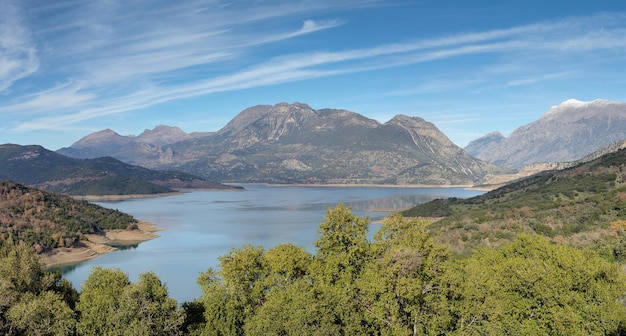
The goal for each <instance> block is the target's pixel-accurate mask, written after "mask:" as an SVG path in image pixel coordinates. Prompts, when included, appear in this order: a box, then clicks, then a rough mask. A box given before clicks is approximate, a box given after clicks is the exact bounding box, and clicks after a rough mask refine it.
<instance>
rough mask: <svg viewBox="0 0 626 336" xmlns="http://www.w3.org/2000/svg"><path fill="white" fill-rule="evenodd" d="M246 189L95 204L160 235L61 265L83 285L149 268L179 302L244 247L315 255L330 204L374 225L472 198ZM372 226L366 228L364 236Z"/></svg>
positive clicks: (427, 191) (462, 193) (372, 190)
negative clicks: (448, 200) (109, 271)
mask: <svg viewBox="0 0 626 336" xmlns="http://www.w3.org/2000/svg"><path fill="white" fill-rule="evenodd" d="M244 187H245V188H246V191H243V192H232V191H202V190H194V191H187V192H184V193H183V194H181V195H176V196H168V197H159V198H144V199H132V200H126V201H121V202H103V203H98V204H100V205H102V206H104V207H107V208H112V209H118V210H120V211H122V212H125V213H128V214H130V215H132V216H134V217H135V218H137V219H139V220H143V221H147V222H151V223H153V224H155V225H157V226H158V227H160V228H163V229H164V230H163V231H159V232H158V234H159V235H160V236H161V237H159V238H157V239H153V240H150V241H147V242H144V243H141V244H139V245H138V246H136V247H133V248H128V249H125V250H120V251H116V252H112V253H108V254H104V255H101V256H99V257H97V258H95V259H92V260H89V261H85V262H82V263H80V264H77V265H74V266H71V267H66V268H65V269H64V271H63V272H64V274H63V275H64V277H65V278H67V279H68V280H69V281H71V282H72V284H73V285H74V287H75V288H76V289H79V290H80V288H81V285H82V283H83V282H84V281H85V279H87V277H88V275H89V273H90V271H91V269H92V267H93V266H102V267H107V268H108V267H117V268H120V269H121V270H122V271H124V272H125V273H127V274H128V275H129V277H130V280H131V281H133V282H134V281H137V278H138V275H139V274H140V273H143V272H148V271H154V272H155V273H156V275H157V276H158V277H159V278H160V279H161V281H163V282H164V283H166V284H167V287H168V290H169V293H170V296H172V297H173V298H174V299H176V300H177V301H178V302H179V303H182V302H185V301H192V300H194V299H196V298H199V297H200V296H201V290H200V286H199V285H197V284H196V279H197V278H198V276H199V274H200V272H204V271H206V270H207V269H208V268H209V267H213V268H217V265H218V264H219V259H218V257H219V256H222V255H224V254H226V253H228V252H229V251H230V250H231V249H233V248H239V247H241V246H242V245H244V244H251V245H255V246H257V245H260V246H263V247H264V248H265V249H268V248H271V247H273V246H276V245H278V244H280V243H292V244H295V245H297V246H301V247H304V248H306V249H307V250H309V251H310V252H314V246H313V242H314V241H315V240H316V239H317V237H318V236H317V228H318V226H319V224H320V222H322V220H323V219H324V214H325V212H326V210H327V209H328V208H329V207H332V206H335V205H337V204H338V203H344V204H345V205H349V206H350V207H352V210H353V212H354V213H355V214H356V215H358V216H369V218H370V220H371V221H372V222H375V221H378V220H380V219H382V218H383V217H385V216H387V215H388V214H389V213H390V212H393V211H398V210H402V209H406V208H409V207H411V206H414V205H417V204H419V203H423V202H426V201H429V200H431V199H434V198H443V197H472V196H476V195H479V194H482V193H483V192H481V191H476V190H466V189H464V188H402V187H314V186H267V185H255V184H252V185H244ZM377 227H378V225H376V224H373V225H371V226H370V236H371V235H372V234H373V232H374V231H375V230H376V229H377Z"/></svg>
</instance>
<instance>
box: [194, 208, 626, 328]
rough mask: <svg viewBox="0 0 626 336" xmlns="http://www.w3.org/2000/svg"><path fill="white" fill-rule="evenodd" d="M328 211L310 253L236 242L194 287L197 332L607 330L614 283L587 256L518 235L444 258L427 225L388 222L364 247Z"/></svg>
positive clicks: (611, 271)
mask: <svg viewBox="0 0 626 336" xmlns="http://www.w3.org/2000/svg"><path fill="white" fill-rule="evenodd" d="M367 228H368V220H367V219H366V218H359V217H357V216H354V215H353V214H352V212H351V211H350V209H348V208H345V207H343V206H341V205H340V206H338V207H337V208H335V209H330V210H329V211H328V212H327V215H326V218H325V219H324V221H323V222H322V223H321V225H320V230H319V232H320V238H319V240H317V241H316V243H315V246H316V251H315V254H310V253H308V252H306V251H305V250H303V249H301V248H298V247H295V246H293V245H289V244H286V245H279V246H276V247H274V248H271V249H269V250H267V251H265V250H264V249H263V248H261V247H253V246H243V247H242V248H240V249H234V250H232V251H231V252H230V253H228V254H227V255H225V256H223V257H222V258H221V259H220V268H219V270H213V269H209V270H208V271H207V272H205V273H203V274H202V276H201V277H200V279H199V283H200V285H201V286H202V289H203V292H204V295H203V296H202V297H201V298H200V299H199V300H198V303H200V304H202V306H203V307H204V309H205V310H204V317H205V321H204V322H197V323H196V324H195V325H194V326H192V327H191V328H190V329H189V330H191V331H193V332H194V333H196V334H201V335H431V334H432V335H441V334H453V335H468V334H487V335H501V334H517V335H530V334H553V335H583V334H585V335H588V334H601V335H602V334H604V335H606V334H619V333H622V332H623V331H624V329H623V328H624V326H626V325H625V324H624V323H626V306H625V305H624V303H623V300H622V298H623V297H624V294H625V293H626V278H625V276H624V273H623V271H622V269H621V267H620V266H619V265H618V264H615V263H611V262H609V261H607V260H605V259H603V258H601V257H600V256H599V255H598V254H597V253H595V252H593V251H591V250H582V249H577V248H575V247H571V246H568V245H563V244H554V243H552V242H550V241H548V240H547V239H545V238H542V237H540V236H538V235H521V236H519V237H517V238H516V239H515V240H513V242H511V243H509V244H505V245H503V246H502V247H501V248H499V249H497V250H493V249H482V250H479V251H478V252H476V253H475V254H474V255H472V256H470V257H469V258H467V259H463V260H460V259H452V258H450V253H449V252H448V250H447V247H446V246H445V245H442V244H440V243H437V242H436V241H435V240H434V239H433V238H432V236H431V235H430V233H429V229H428V222H426V221H424V220H419V219H405V218H403V217H400V216H399V215H396V216H392V217H389V218H387V219H386V220H385V222H384V224H383V225H382V227H381V228H380V230H379V231H378V232H377V233H376V234H375V237H374V240H373V241H368V240H367V239H366V236H367V235H366V233H367Z"/></svg>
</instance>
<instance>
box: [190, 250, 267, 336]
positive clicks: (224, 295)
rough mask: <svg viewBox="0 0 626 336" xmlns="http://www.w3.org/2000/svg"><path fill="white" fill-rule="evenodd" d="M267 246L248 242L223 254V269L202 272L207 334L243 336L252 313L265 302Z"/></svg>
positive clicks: (205, 331) (205, 332)
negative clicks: (265, 257) (247, 320)
mask: <svg viewBox="0 0 626 336" xmlns="http://www.w3.org/2000/svg"><path fill="white" fill-rule="evenodd" d="M264 253H265V252H264V249H263V248H262V247H254V246H251V245H244V246H242V247H241V248H240V249H233V250H231V251H230V252H229V253H228V254H226V255H224V256H222V257H220V271H219V272H215V271H214V270H213V269H209V270H207V271H206V272H204V273H202V274H201V275H200V278H199V279H198V283H199V284H200V286H201V288H202V291H203V296H202V299H201V301H202V302H203V304H204V307H205V318H206V327H205V330H204V331H203V334H204V335H233V336H234V335H242V334H243V332H244V331H243V326H244V324H245V320H246V318H247V317H248V316H251V315H253V314H254V311H255V310H256V308H258V307H259V306H260V305H261V304H262V303H263V301H264V294H265V291H264V279H265V278H266V276H267V272H266V268H265V265H264V261H263V259H264Z"/></svg>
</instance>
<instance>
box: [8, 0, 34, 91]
mask: <svg viewBox="0 0 626 336" xmlns="http://www.w3.org/2000/svg"><path fill="white" fill-rule="evenodd" d="M15 1H17V0H14V1H12V0H7V1H3V2H0V92H2V91H4V90H6V89H7V88H9V87H10V86H11V85H12V84H13V83H14V82H15V81H17V80H20V79H22V78H24V77H27V76H29V75H31V74H32V73H34V72H35V71H37V68H38V67H39V62H38V60H37V54H36V49H35V47H34V45H33V44H32V43H31V39H30V36H29V31H28V28H27V27H26V26H25V23H24V22H23V15H22V13H21V10H20V7H19V5H18V3H17V2H15Z"/></svg>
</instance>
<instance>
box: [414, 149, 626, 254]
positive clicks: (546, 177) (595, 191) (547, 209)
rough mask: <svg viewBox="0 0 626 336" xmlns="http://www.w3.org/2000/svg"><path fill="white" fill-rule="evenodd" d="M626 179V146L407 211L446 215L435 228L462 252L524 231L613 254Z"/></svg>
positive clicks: (625, 213)
mask: <svg viewBox="0 0 626 336" xmlns="http://www.w3.org/2000/svg"><path fill="white" fill-rule="evenodd" d="M625 181H626V151H624V150H622V151H618V152H616V153H613V154H609V155H606V156H603V157H601V158H600V159H597V160H594V161H592V162H589V163H585V164H581V165H579V166H576V167H573V168H570V169H566V170H562V171H553V172H547V173H542V174H539V175H536V176H533V177H530V178H527V179H524V180H521V181H518V182H515V183H512V184H509V185H507V186H504V187H502V188H500V189H497V190H494V191H491V192H488V193H486V194H484V195H481V196H477V197H473V198H469V199H457V198H451V199H440V200H435V201H432V202H428V203H425V204H422V205H419V206H416V207H414V208H412V209H409V210H407V211H405V212H403V215H405V216H418V217H444V218H441V219H439V220H437V221H436V222H435V223H434V224H433V225H432V229H433V230H434V231H436V232H438V233H439V234H440V235H441V237H442V239H443V240H444V241H445V242H447V243H449V244H450V245H452V247H453V248H454V249H455V250H456V251H459V252H465V253H469V252H471V251H472V250H473V249H475V248H476V247H478V246H497V245H499V244H501V243H503V242H506V241H510V240H511V239H513V238H514V237H515V236H516V235H517V234H518V233H522V232H526V233H537V234H540V235H543V236H546V237H549V238H551V239H553V240H554V241H559V242H568V243H571V244H574V245H578V246H590V247H594V248H597V249H598V250H604V251H605V252H603V253H605V254H607V255H610V254H611V253H610V251H611V250H613V249H615V248H616V246H617V245H619V244H620V242H622V241H623V238H622V236H620V234H619V233H618V232H616V230H614V229H611V226H612V225H613V226H614V223H616V222H619V221H621V220H624V219H626V184H625V183H624V182H625ZM606 251H609V252H606Z"/></svg>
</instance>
